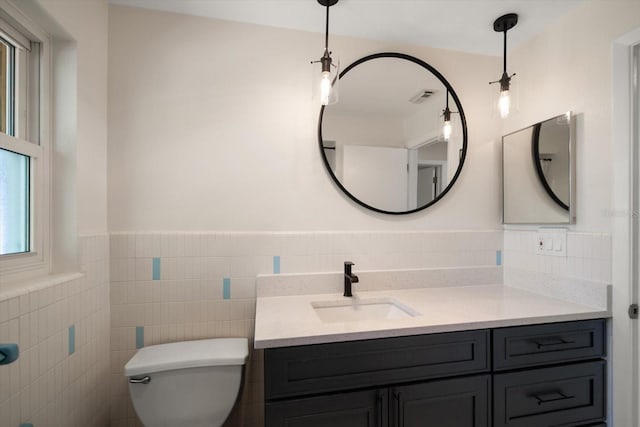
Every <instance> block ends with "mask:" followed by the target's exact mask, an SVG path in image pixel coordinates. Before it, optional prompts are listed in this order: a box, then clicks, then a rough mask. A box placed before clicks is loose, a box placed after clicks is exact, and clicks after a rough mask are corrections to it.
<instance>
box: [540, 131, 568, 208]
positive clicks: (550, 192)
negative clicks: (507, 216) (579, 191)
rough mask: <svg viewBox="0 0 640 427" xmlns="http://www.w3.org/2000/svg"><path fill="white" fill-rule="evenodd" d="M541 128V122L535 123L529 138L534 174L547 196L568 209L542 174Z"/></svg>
mask: <svg viewBox="0 0 640 427" xmlns="http://www.w3.org/2000/svg"><path fill="white" fill-rule="evenodd" d="M541 129H542V123H537V124H536V125H534V126H533V135H532V140H531V155H532V157H533V159H532V160H533V167H534V168H535V170H536V174H537V175H538V178H539V179H540V183H541V184H542V187H543V188H544V189H545V191H546V192H547V194H548V195H549V197H551V199H552V200H553V201H554V202H556V203H557V204H558V206H560V207H561V208H562V209H565V210H567V211H568V210H569V206H568V205H567V204H566V203H564V202H563V201H562V200H560V198H559V197H558V196H557V195H556V193H555V192H554V191H553V189H552V188H551V186H550V185H549V182H547V178H546V177H545V176H544V171H543V170H542V165H540V130H541Z"/></svg>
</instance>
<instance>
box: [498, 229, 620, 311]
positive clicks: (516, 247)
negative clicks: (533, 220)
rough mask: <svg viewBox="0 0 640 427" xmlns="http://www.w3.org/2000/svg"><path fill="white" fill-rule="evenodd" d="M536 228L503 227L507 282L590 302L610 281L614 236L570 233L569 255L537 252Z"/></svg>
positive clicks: (504, 266) (543, 292) (544, 293)
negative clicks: (513, 228) (508, 228)
mask: <svg viewBox="0 0 640 427" xmlns="http://www.w3.org/2000/svg"><path fill="white" fill-rule="evenodd" d="M538 235H539V232H538V231H537V230H511V229H510V230H505V231H504V259H503V273H504V283H505V284H507V285H509V286H515V287H518V288H522V289H527V290H531V291H534V292H537V293H540V294H543V295H548V296H552V297H555V298H560V299H564V300H571V301H576V300H577V301H581V302H583V303H584V304H588V305H593V303H592V302H591V301H592V300H593V299H594V298H595V299H598V298H599V297H598V296H597V295H594V293H598V292H600V291H601V289H602V287H601V286H599V284H602V283H605V284H610V283H611V236H610V235H609V234H605V233H581V232H573V231H571V232H568V233H567V256H565V257H557V256H548V255H541V254H538V253H536V244H537V237H538Z"/></svg>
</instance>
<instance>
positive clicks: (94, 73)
mask: <svg viewBox="0 0 640 427" xmlns="http://www.w3.org/2000/svg"><path fill="white" fill-rule="evenodd" d="M37 2H38V4H39V5H40V6H41V7H42V8H43V9H44V10H45V11H46V13H48V14H49V15H50V17H51V18H53V19H54V20H55V21H57V23H58V24H59V25H60V26H61V27H62V28H63V30H64V31H65V32H67V33H68V34H69V36H70V37H71V38H73V40H75V42H76V49H77V50H76V55H77V123H76V125H77V128H76V130H75V134H76V159H75V160H76V162H75V167H76V168H77V170H76V176H75V181H76V182H75V183H76V188H77V190H76V191H77V227H78V230H79V231H80V233H85V234H90V233H104V232H106V231H107V51H108V49H107V43H108V37H107V30H108V25H107V22H108V8H107V2H106V0H83V1H77V0H37Z"/></svg>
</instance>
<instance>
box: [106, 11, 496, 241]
mask: <svg viewBox="0 0 640 427" xmlns="http://www.w3.org/2000/svg"><path fill="white" fill-rule="evenodd" d="M109 11H110V12H109V13H110V15H109V29H110V31H109V150H108V155H109V159H108V169H109V173H108V176H109V178H108V180H109V186H108V187H109V190H108V191H109V204H108V205H109V229H110V230H111V231H132V230H347V229H348V230H357V229H360V230H362V229H367V230H370V229H416V228H421V229H433V228H465V229H467V228H470V229H479V228H496V227H497V226H498V225H499V224H500V212H499V206H500V203H499V194H500V191H499V188H500V187H499V185H500V181H499V151H497V148H498V147H499V145H498V144H497V141H498V140H499V132H498V131H497V130H496V129H497V128H498V124H497V123H496V122H495V121H492V119H491V118H490V112H489V111H487V108H486V106H487V101H486V96H487V89H486V85H487V82H488V81H490V80H491V79H494V78H495V75H496V73H497V72H499V69H500V59H499V58H495V57H486V56H481V55H470V54H463V53H457V52H450V51H443V50H436V49H428V48H418V47H413V46H399V45H394V44H387V43H382V42H374V41H367V40H361V39H352V38H344V37H332V41H331V43H332V46H331V47H332V50H333V51H334V52H336V53H337V54H338V55H339V56H340V59H341V62H342V63H343V64H348V63H350V62H352V61H354V60H356V59H358V58H360V57H362V56H365V55H367V54H371V53H376V52H381V51H399V52H404V53H408V54H412V55H415V56H417V57H419V58H421V59H423V60H425V61H426V62H428V63H430V64H431V65H433V66H434V67H436V68H437V69H438V70H439V71H440V72H442V74H443V75H444V76H446V78H447V79H448V80H449V82H450V83H451V84H452V85H453V87H454V88H455V89H456V92H457V93H458V95H459V97H460V99H461V102H462V104H463V107H464V108H465V111H466V113H467V118H468V124H469V135H470V138H469V144H470V150H469V157H468V161H467V162H466V164H465V168H464V171H463V173H462V176H461V177H460V180H459V181H458V183H457V184H456V186H455V187H454V189H453V190H452V191H451V192H450V193H449V194H447V196H446V197H445V198H444V200H442V201H441V202H439V203H438V204H437V205H436V206H434V207H432V208H429V209H428V210H426V211H424V212H421V213H418V214H414V215H411V216H408V217H403V218H402V219H401V220H399V219H398V218H397V217H391V216H384V215H380V214H375V213H373V212H369V211H366V210H365V209H364V208H360V207H358V206H357V205H355V204H354V203H353V202H351V201H350V200H349V199H348V198H347V197H346V196H344V195H342V194H341V193H340V192H339V191H338V189H337V188H336V187H335V185H334V183H333V182H332V180H331V179H330V177H329V175H328V174H327V173H326V171H325V170H324V165H323V163H322V161H321V157H320V150H319V149H318V143H317V119H318V113H319V108H318V107H317V106H315V105H313V104H312V99H311V96H312V94H311V87H310V79H309V74H310V70H309V68H310V67H311V65H310V64H309V61H310V60H312V59H316V57H317V56H319V55H321V53H322V44H323V43H322V42H323V35H322V34H319V33H318V34H312V33H306V32H298V31H292V30H280V29H274V28H269V27H261V26H256V25H249V24H237V23H230V22H224V21H218V20H212V19H206V18H198V17H190V16H183V15H176V14H169V13H163V12H154V11H149V10H142V9H135V8H127V7H122V6H111V7H110V9H109ZM470 208H472V209H470Z"/></svg>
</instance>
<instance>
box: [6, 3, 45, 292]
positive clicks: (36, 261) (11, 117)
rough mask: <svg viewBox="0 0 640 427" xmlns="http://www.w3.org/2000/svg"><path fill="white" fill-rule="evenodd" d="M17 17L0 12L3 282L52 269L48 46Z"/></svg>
mask: <svg viewBox="0 0 640 427" xmlns="http://www.w3.org/2000/svg"><path fill="white" fill-rule="evenodd" d="M5 6H6V7H7V8H9V9H10V8H12V7H13V6H12V5H11V4H9V3H5V4H3V7H5ZM16 12H17V11H15V10H6V9H0V277H2V276H3V274H5V273H19V272H23V271H31V270H42V271H43V272H46V271H47V265H48V263H47V260H48V253H47V248H48V229H47V227H46V225H47V224H48V212H49V209H48V208H49V206H48V194H49V179H48V173H49V166H48V162H49V159H48V140H49V138H48V136H47V134H46V132H44V131H45V130H47V129H48V128H49V127H48V124H47V123H46V122H44V121H42V120H41V119H42V118H46V117H48V114H47V112H48V107H47V103H48V100H49V96H48V94H47V93H46V91H45V89H46V88H48V87H49V85H48V83H47V81H46V79H47V78H48V75H49V73H48V70H49V66H48V58H49V55H48V45H49V43H48V42H47V36H46V34H44V33H42V32H41V30H39V29H38V28H36V27H34V25H33V24H32V23H31V22H30V21H25V20H26V18H25V17H24V15H22V14H20V13H16ZM5 277H6V275H5ZM0 281H1V280H0Z"/></svg>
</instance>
